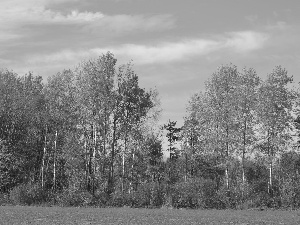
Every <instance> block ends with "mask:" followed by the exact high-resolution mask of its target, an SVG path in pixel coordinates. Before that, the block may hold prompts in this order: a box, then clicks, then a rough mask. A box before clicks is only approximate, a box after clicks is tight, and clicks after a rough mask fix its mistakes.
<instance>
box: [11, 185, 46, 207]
mask: <svg viewBox="0 0 300 225" xmlns="http://www.w3.org/2000/svg"><path fill="white" fill-rule="evenodd" d="M9 196H10V200H11V201H12V203H13V204H16V205H39V204H42V203H45V202H47V201H49V200H50V193H49V192H48V191H47V190H45V189H42V188H41V186H40V185H39V184H37V183H33V184H31V183H27V184H20V185H18V186H15V187H14V188H13V189H12V190H11V191H10V193H9Z"/></svg>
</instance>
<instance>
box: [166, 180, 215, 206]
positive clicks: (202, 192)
mask: <svg viewBox="0 0 300 225" xmlns="http://www.w3.org/2000/svg"><path fill="white" fill-rule="evenodd" d="M216 190H217V185H216V182H214V181H212V180H210V179H190V180H187V181H186V182H180V183H176V184H174V185H173V186H172V187H171V190H170V196H171V204H172V206H173V207H175V208H217V206H218V205H219V199H218V196H217V195H216Z"/></svg>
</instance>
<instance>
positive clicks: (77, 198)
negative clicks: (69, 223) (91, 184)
mask: <svg viewBox="0 0 300 225" xmlns="http://www.w3.org/2000/svg"><path fill="white" fill-rule="evenodd" d="M92 200H93V196H92V195H91V194H90V193H89V192H88V191H81V190H70V189H64V190H63V191H62V192H61V193H59V194H57V195H56V196H55V201H56V203H57V204H58V205H60V206H87V205H89V204H91V202H92Z"/></svg>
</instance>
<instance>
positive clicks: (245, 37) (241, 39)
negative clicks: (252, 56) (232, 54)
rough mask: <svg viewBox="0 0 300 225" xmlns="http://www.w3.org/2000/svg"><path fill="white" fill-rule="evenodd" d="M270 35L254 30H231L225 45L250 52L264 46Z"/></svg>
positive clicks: (238, 50) (239, 50)
mask: <svg viewBox="0 0 300 225" xmlns="http://www.w3.org/2000/svg"><path fill="white" fill-rule="evenodd" d="M268 38H269V35H267V34H264V33H259V32H253V31H244V32H231V33H228V37H227V38H225V41H224V45H225V46H226V47H229V48H234V49H235V50H236V51H237V52H248V51H253V50H256V49H260V48H261V47H263V44H264V43H265V42H266V41H267V40H268Z"/></svg>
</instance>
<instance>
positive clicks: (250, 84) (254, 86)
mask: <svg viewBox="0 0 300 225" xmlns="http://www.w3.org/2000/svg"><path fill="white" fill-rule="evenodd" d="M259 84H260V78H259V77H258V76H257V74H256V71H255V70H254V69H252V68H250V69H244V70H243V73H242V74H240V78H239V84H238V88H237V92H238V95H237V97H238V98H237V99H236V101H237V102H238V109H237V117H238V120H239V125H238V130H239V132H240V134H241V135H240V148H241V151H239V152H238V154H241V156H242V184H243V187H244V185H245V182H246V179H245V157H246V153H247V152H248V151H249V150H250V149H251V148H252V147H253V143H254V141H255V133H254V129H255V128H254V127H255V125H256V124H257V123H256V121H255V119H256V106H257V102H258V95H257V94H258V87H259Z"/></svg>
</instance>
